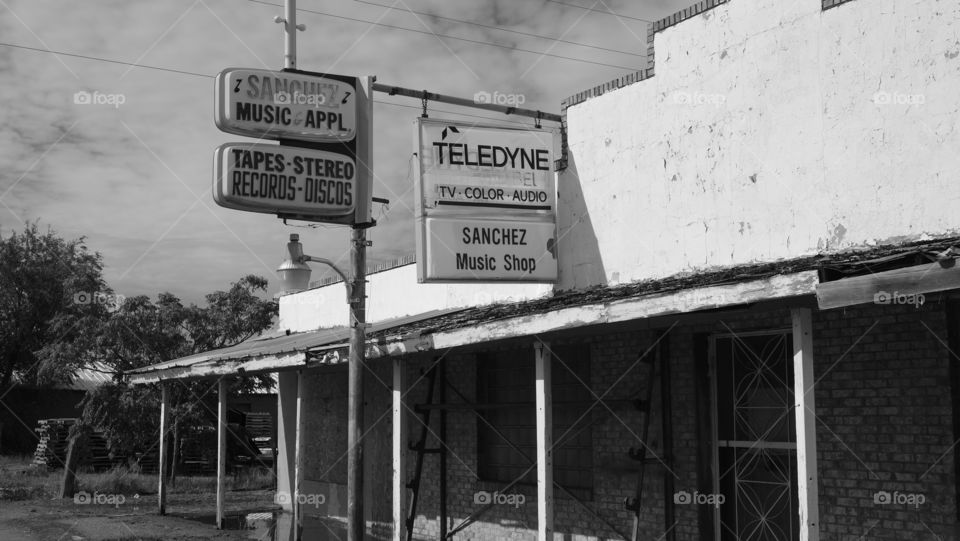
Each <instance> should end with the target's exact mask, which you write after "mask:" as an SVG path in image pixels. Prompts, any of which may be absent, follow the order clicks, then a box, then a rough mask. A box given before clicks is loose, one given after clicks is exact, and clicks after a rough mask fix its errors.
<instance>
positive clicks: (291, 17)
mask: <svg viewBox="0 0 960 541" xmlns="http://www.w3.org/2000/svg"><path fill="white" fill-rule="evenodd" d="M283 17H284V19H286V20H285V21H284V23H283V38H284V39H283V67H284V68H285V69H296V68H297V0H285V1H284V3H283Z"/></svg>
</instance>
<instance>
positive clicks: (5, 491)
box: [0, 457, 275, 501]
mask: <svg viewBox="0 0 960 541" xmlns="http://www.w3.org/2000/svg"><path fill="white" fill-rule="evenodd" d="M62 479H63V470H62V469H61V470H55V471H47V470H46V469H45V468H37V467H34V466H32V465H31V464H30V457H0V501H3V500H7V501H16V500H31V499H50V498H55V497H57V495H58V494H59V492H60V483H61V481H62ZM225 484H226V488H227V490H237V491H239V490H270V489H273V487H274V486H275V477H274V475H273V471H272V470H270V469H267V468H250V469H245V470H241V471H240V472H238V473H236V474H231V475H228V476H227V478H226V483H225ZM77 490H78V491H85V492H89V493H90V494H94V493H99V494H123V495H125V496H133V495H135V494H141V495H146V494H156V492H157V474H155V473H147V474H145V473H142V472H141V471H140V468H139V467H138V466H135V465H134V466H118V467H116V468H113V469H111V470H109V471H106V472H101V473H95V472H90V471H84V470H81V471H80V472H79V473H78V475H77ZM169 490H170V492H171V493H176V494H214V493H216V491H217V478H216V477H215V476H196V477H195V476H189V477H188V476H178V477H177V479H176V481H175V482H174V483H173V484H171V485H170V488H169Z"/></svg>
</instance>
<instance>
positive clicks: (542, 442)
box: [533, 341, 553, 541]
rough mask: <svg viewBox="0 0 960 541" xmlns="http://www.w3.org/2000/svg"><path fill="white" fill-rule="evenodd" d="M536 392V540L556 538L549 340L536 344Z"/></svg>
mask: <svg viewBox="0 0 960 541" xmlns="http://www.w3.org/2000/svg"><path fill="white" fill-rule="evenodd" d="M533 350H534V355H535V358H536V376H537V382H536V395H537V541H551V540H552V539H553V396H552V393H551V381H552V379H551V377H550V363H551V360H552V358H553V356H552V355H551V354H550V350H549V349H548V347H547V344H545V343H544V342H541V341H537V342H535V343H534V344H533Z"/></svg>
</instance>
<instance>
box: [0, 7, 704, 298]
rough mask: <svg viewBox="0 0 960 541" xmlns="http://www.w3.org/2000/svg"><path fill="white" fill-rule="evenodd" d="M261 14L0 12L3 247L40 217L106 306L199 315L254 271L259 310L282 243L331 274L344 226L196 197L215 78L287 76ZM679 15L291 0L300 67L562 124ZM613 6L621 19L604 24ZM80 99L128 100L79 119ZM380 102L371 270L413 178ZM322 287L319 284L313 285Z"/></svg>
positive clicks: (409, 225)
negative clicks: (102, 288) (508, 102)
mask: <svg viewBox="0 0 960 541" xmlns="http://www.w3.org/2000/svg"><path fill="white" fill-rule="evenodd" d="M270 3H275V4H278V5H279V4H281V3H282V0H264V2H259V1H251V0H195V1H194V0H164V1H162V2H143V1H139V2H130V1H127V0H115V1H106V0H99V1H94V0H91V1H84V2H65V1H62V0H60V1H53V0H17V1H14V0H0V42H2V43H3V44H2V45H0V74H2V75H0V77H2V84H0V163H2V169H0V171H2V173H0V235H3V236H8V235H10V233H11V232H12V231H14V230H19V229H22V228H23V226H24V223H25V222H28V221H33V220H38V221H39V223H40V225H41V227H44V228H45V227H46V226H50V227H52V228H54V229H55V230H56V231H57V232H59V233H60V234H61V235H63V236H65V237H68V238H75V237H79V236H85V237H87V243H88V245H89V246H90V247H91V248H92V249H94V250H96V251H99V252H101V253H102V254H103V256H104V261H105V264H106V269H105V276H106V279H107V281H108V283H109V284H110V285H111V286H112V287H113V288H114V289H115V290H116V292H118V293H120V294H123V295H126V296H130V295H134V294H148V295H150V296H151V297H155V296H156V294H157V293H158V292H160V291H169V292H172V293H174V294H176V295H178V296H180V297H181V298H182V299H184V300H185V301H188V302H202V298H203V295H204V294H205V293H209V292H211V291H214V290H217V289H225V288H226V287H228V285H229V283H230V282H232V281H236V280H237V279H238V278H240V277H241V276H243V275H246V274H251V273H252V274H259V275H261V276H265V277H267V278H269V279H270V281H271V293H273V292H274V291H276V289H277V279H276V276H275V274H274V269H275V268H276V267H277V265H278V264H279V263H280V261H281V258H282V255H283V249H284V244H285V242H286V239H287V237H288V235H289V234H290V233H294V232H297V233H300V235H301V240H302V241H303V243H304V247H305V251H306V252H307V253H309V254H311V255H315V256H320V257H327V258H330V259H334V260H339V261H340V262H342V263H343V264H344V266H346V264H347V260H346V257H347V252H348V242H347V241H348V238H349V229H348V228H346V227H343V226H327V227H320V228H314V229H308V228H304V227H293V226H291V225H287V226H285V225H284V224H283V223H282V222H281V221H280V220H278V219H277V218H275V217H272V216H270V215H267V214H255V213H248V212H240V211H235V210H228V209H223V208H220V207H218V206H217V205H216V204H215V203H214V202H213V199H212V196H211V183H212V152H213V149H214V148H215V147H216V146H217V145H219V144H221V143H225V142H228V141H244V139H245V138H243V137H240V136H235V135H229V134H226V133H222V132H220V131H218V130H217V128H216V127H215V125H214V122H213V109H214V80H213V76H215V75H216V74H217V73H218V72H219V71H220V70H222V69H224V68H227V67H248V68H264V69H280V68H282V67H283V38H282V28H281V25H278V24H275V23H274V22H273V21H272V18H273V16H274V15H282V12H283V10H282V7H279V6H272V5H268V4H270ZM376 4H381V5H376ZM574 4H579V5H581V6H586V7H589V8H592V9H593V11H591V10H586V9H581V8H578V7H575V6H574ZM688 4H692V2H690V1H678V0H645V1H644V2H635V1H628V0H619V1H614V0H597V1H594V0H563V1H562V2H561V1H553V0H498V1H492V0H491V1H480V0H470V1H468V0H447V1H440V0H399V1H396V2H393V1H392V0H371V1H370V2H366V1H364V2H361V1H359V0H300V1H299V3H298V7H299V8H300V9H301V11H300V13H299V21H298V22H300V23H303V24H306V25H307V30H306V32H301V33H300V34H299V59H298V64H299V67H300V68H301V69H305V70H312V71H321V72H327V73H339V74H344V75H357V76H361V75H376V76H377V78H378V82H381V83H385V84H392V85H397V86H404V87H408V88H415V89H428V90H430V91H433V92H438V93H443V94H450V95H456V96H463V97H472V96H473V95H474V94H475V93H476V92H478V91H487V92H494V91H499V92H501V93H507V94H518V95H522V96H523V98H524V100H525V103H524V104H523V106H524V107H526V108H531V109H540V110H544V111H549V112H555V113H559V112H560V101H561V100H562V99H564V98H565V97H567V96H569V95H571V94H574V93H576V92H578V91H581V90H583V89H586V88H588V87H591V86H594V85H596V84H599V83H602V82H605V81H608V80H612V79H614V78H616V77H618V76H620V75H624V74H626V73H629V72H630V71H634V70H637V69H640V68H641V67H643V66H644V63H645V57H644V54H645V52H646V24H647V23H646V22H644V21H642V20H638V19H649V20H655V19H658V18H660V17H663V16H666V15H668V14H670V13H672V12H674V11H677V10H679V9H682V8H683V7H686V6H687V5H688ZM390 6H392V7H393V8H394V9H390ZM608 9H609V10H612V11H614V12H616V13H619V14H621V15H623V16H621V17H615V16H611V15H609V14H605V13H602V12H603V11H607V10H608ZM305 10H310V11H305ZM311 11H312V12H323V13H324V14H323V15H321V14H317V13H312V12H311ZM343 17H346V18H343ZM347 18H352V19H359V20H362V21H369V22H358V21H354V20H349V19H347ZM450 19H460V20H465V21H471V22H474V23H479V24H482V25H487V27H481V26H471V25H468V24H463V23H459V22H454V21H451V20H450ZM371 22H377V23H380V25H374V24H371ZM382 25H392V26H398V27H404V28H409V29H415V30H418V31H419V32H421V33H418V32H411V31H405V30H398V29H395V28H389V27H386V26H382ZM490 27H499V28H505V29H510V30H513V31H516V32H524V33H527V34H537V35H540V36H549V37H552V38H560V39H562V40H566V41H568V42H577V43H582V44H588V45H591V46H593V47H585V46H581V45H574V44H571V43H563V42H557V41H553V40H548V39H540V38H536V37H530V36H524V35H521V34H517V33H510V32H505V31H501V30H497V29H494V28H490ZM443 36H455V37H459V38H464V39H468V40H473V41H478V42H488V43H496V44H500V45H503V46H506V47H505V48H504V47H493V46H487V45H481V44H478V43H470V42H466V41H459V40H455V39H451V38H450V37H443ZM11 45H15V46H23V47H30V48H35V49H44V50H52V51H61V52H65V53H72V54H78V55H85V56H91V57H98V58H103V59H110V60H118V61H122V62H132V63H137V64H144V65H149V66H155V67H162V68H168V69H171V70H182V71H186V72H190V73H192V74H193V75H191V74H182V73H174V72H167V71H160V70H155V69H147V68H144V67H130V66H126V65H122V64H112V63H108V62H104V61H93V60H87V59H81V58H76V57H69V56H61V55H55V54H50V53H47V52H38V51H34V50H28V49H23V48H17V47H11ZM600 48H604V49H610V50H604V49H600ZM517 49H527V50H530V51H539V52H549V54H551V55H556V56H566V57H571V58H577V59H582V60H586V61H589V62H578V61H574V60H568V59H563V58H557V57H556V56H545V55H542V54H531V53H528V52H522V51H519V50H517ZM617 51H620V52H617ZM591 62H592V63H591ZM602 64H607V65H602ZM615 66H616V67H615ZM80 91H86V92H91V93H92V92H99V93H101V94H107V95H112V96H113V98H112V101H113V102H120V101H122V102H123V103H122V104H119V103H114V104H109V103H107V104H100V105H96V104H76V103H74V95H75V93H77V92H80ZM375 98H376V100H378V102H383V103H377V104H376V105H375V110H374V115H375V116H374V125H375V135H374V145H375V159H374V168H375V173H376V176H377V180H376V182H375V185H374V194H375V195H377V196H380V197H385V198H387V199H390V201H391V204H390V206H389V208H388V209H385V208H383V207H382V206H380V205H377V206H375V208H374V215H375V217H376V218H377V219H378V222H379V225H378V226H377V227H375V228H373V229H372V230H370V238H371V239H372V240H373V246H372V247H371V248H370V250H369V252H368V259H369V261H370V262H380V261H388V260H392V259H396V258H397V257H400V256H402V255H406V254H409V253H412V252H413V249H414V237H413V214H412V211H411V209H412V207H413V179H412V177H411V176H410V167H409V166H410V158H411V153H412V144H413V143H412V129H411V124H412V122H413V120H414V119H415V118H416V117H417V116H418V115H419V110H418V109H419V105H420V104H419V102H418V101H417V100H411V99H404V98H398V97H390V96H387V95H384V94H377V95H376V96H375ZM388 103H393V104H402V105H405V106H407V107H402V106H396V105H389V104H388ZM411 107H412V108H411ZM440 109H442V110H444V111H455V112H461V113H466V114H469V115H477V114H479V115H486V116H490V117H491V118H498V119H507V120H513V121H519V119H516V118H514V119H508V118H507V117H497V115H492V114H488V113H485V112H482V111H477V110H472V109H461V108H457V107H454V106H450V105H443V104H436V105H431V111H430V116H431V118H451V119H462V120H466V121H479V120H480V119H478V118H475V117H470V116H457V115H452V114H448V113H441V112H439V111H438V110H440ZM637 114H638V115H639V114H640V113H639V112H638V113H637ZM524 122H527V123H528V124H530V123H532V121H524ZM297 225H299V226H304V225H306V224H304V223H302V222H300V223H298V224H297ZM323 274H324V273H323V272H322V271H321V269H320V268H317V269H315V271H314V275H313V279H318V278H319V277H320V276H322V275H323Z"/></svg>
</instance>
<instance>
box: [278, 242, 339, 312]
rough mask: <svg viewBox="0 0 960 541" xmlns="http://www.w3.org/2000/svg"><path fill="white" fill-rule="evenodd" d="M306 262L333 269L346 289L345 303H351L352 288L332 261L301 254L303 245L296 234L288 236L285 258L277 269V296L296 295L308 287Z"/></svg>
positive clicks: (308, 274)
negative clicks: (278, 281)
mask: <svg viewBox="0 0 960 541" xmlns="http://www.w3.org/2000/svg"><path fill="white" fill-rule="evenodd" d="M308 261H313V262H314V263H322V264H324V265H326V266H328V267H330V268H331V269H333V272H335V273H337V276H339V277H340V279H341V280H343V284H344V285H345V286H346V288H347V302H351V295H350V294H351V293H352V290H353V287H352V284H351V283H350V281H349V280H347V276H346V275H345V274H344V273H343V271H341V270H340V269H339V268H337V266H336V265H334V264H333V261H330V260H329V259H324V258H322V257H313V256H310V255H305V254H304V253H303V245H302V244H300V235H298V234H296V233H291V234H290V242H288V243H287V254H286V257H284V258H283V263H281V264H280V266H279V267H277V275H278V276H279V277H280V292H279V295H286V294H288V293H296V292H298V291H303V290H305V289H307V288H309V287H310V272H311V269H310V265H307V262H308Z"/></svg>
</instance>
